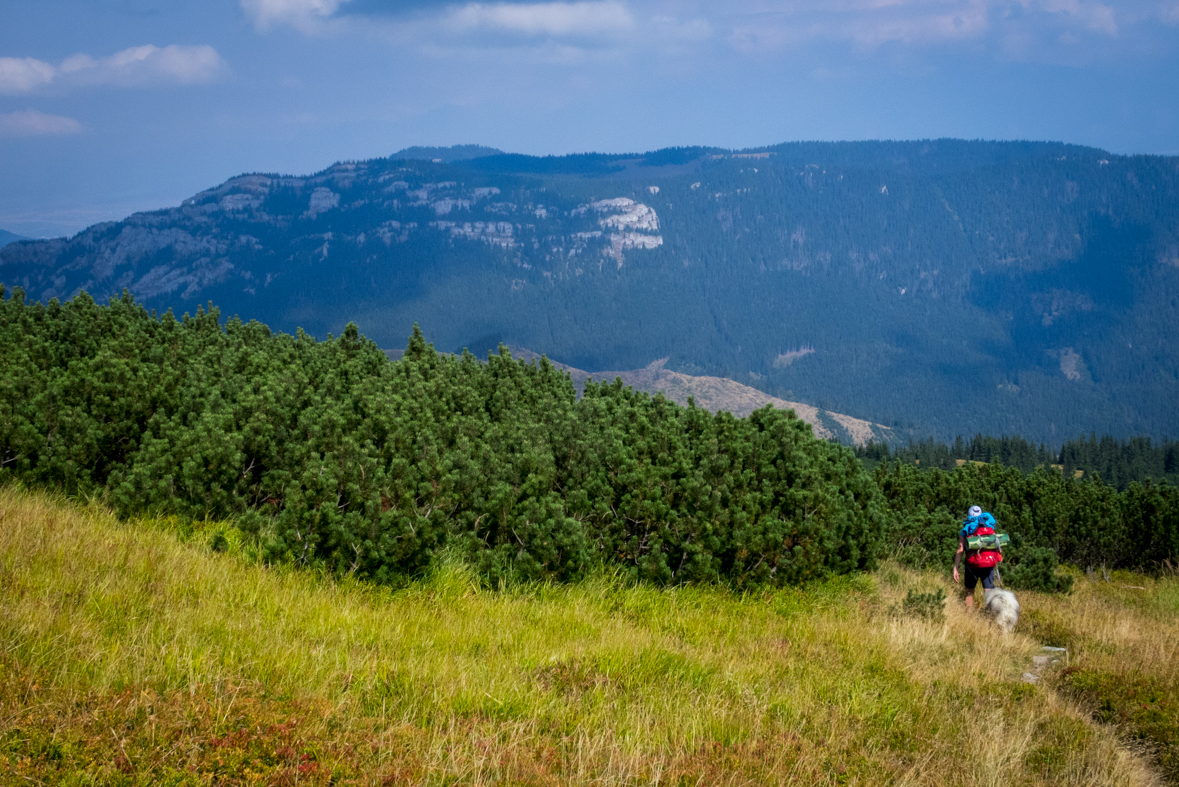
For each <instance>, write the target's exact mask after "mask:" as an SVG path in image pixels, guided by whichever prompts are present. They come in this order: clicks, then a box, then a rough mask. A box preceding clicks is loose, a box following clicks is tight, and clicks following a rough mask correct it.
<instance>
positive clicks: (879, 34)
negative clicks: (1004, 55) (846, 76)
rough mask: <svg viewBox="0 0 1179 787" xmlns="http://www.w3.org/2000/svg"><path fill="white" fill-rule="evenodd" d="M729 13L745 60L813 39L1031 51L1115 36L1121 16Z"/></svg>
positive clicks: (984, 9)
mask: <svg viewBox="0 0 1179 787" xmlns="http://www.w3.org/2000/svg"><path fill="white" fill-rule="evenodd" d="M732 10H733V14H732V16H733V17H734V19H733V23H732V27H731V33H730V35H729V41H730V43H731V44H732V45H733V46H734V47H735V48H737V49H739V50H742V51H746V52H751V53H753V52H759V51H773V50H780V49H784V48H787V47H789V46H792V45H796V44H800V43H803V42H806V41H808V40H814V39H825V40H829V41H847V42H851V43H853V44H855V45H858V46H860V47H865V48H869V49H871V48H875V47H878V46H881V45H883V44H889V43H899V44H905V45H914V46H921V45H937V44H942V43H954V42H959V41H966V40H972V39H983V38H986V37H988V36H990V37H995V38H998V39H1002V40H1014V39H1019V40H1026V41H1028V42H1031V44H1030V45H1031V46H1033V47H1035V46H1043V44H1044V42H1046V41H1054V40H1065V39H1067V38H1070V37H1071V38H1074V39H1077V40H1080V38H1081V37H1083V36H1086V35H1089V36H1092V35H1094V34H1096V35H1098V36H1106V37H1110V38H1113V37H1116V36H1117V35H1118V32H1119V16H1125V15H1126V14H1128V13H1129V12H1128V11H1127V9H1122V10H1120V11H1117V12H1115V10H1114V8H1113V7H1111V6H1108V5H1105V4H1103V3H1100V2H1088V1H1086V0H828V1H827V2H820V1H819V0H738V4H737V5H736V6H734V7H733V9H732ZM1126 18H1127V19H1128V18H1130V17H1126ZM1036 42H1039V43H1036Z"/></svg>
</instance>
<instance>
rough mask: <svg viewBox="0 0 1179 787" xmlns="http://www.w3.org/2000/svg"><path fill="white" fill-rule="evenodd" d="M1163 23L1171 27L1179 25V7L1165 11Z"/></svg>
mask: <svg viewBox="0 0 1179 787" xmlns="http://www.w3.org/2000/svg"><path fill="white" fill-rule="evenodd" d="M1163 21H1164V22H1166V23H1167V24H1169V25H1179V5H1177V6H1175V7H1174V8H1172V9H1170V10H1167V11H1163Z"/></svg>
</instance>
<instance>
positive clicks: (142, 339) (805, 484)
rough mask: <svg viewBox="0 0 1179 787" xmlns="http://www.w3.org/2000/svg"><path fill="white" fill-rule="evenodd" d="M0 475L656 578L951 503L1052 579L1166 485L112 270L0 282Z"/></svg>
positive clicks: (728, 578)
mask: <svg viewBox="0 0 1179 787" xmlns="http://www.w3.org/2000/svg"><path fill="white" fill-rule="evenodd" d="M0 367H2V368H3V369H4V372H5V373H4V375H3V376H0V483H6V482H12V481H16V482H21V483H25V484H30V485H35V486H49V487H57V488H60V489H63V490H65V491H69V492H75V493H91V494H98V495H101V496H103V497H105V498H107V499H109V500H110V501H111V503H112V504H113V505H114V506H115V508H116V509H117V510H118V511H119V512H120V513H121V514H122V515H124V516H129V515H132V514H136V513H138V512H145V511H146V512H151V513H164V514H175V515H179V516H181V517H182V518H184V519H191V520H203V519H208V518H213V519H228V520H231V521H233V522H234V525H235V527H237V528H239V529H240V530H241V531H242V533H243V534H244V537H246V538H249V539H251V540H252V541H254V542H255V543H256V544H257V548H258V549H259V550H260V552H261V554H262V555H263V556H264V557H265V559H266V560H269V561H277V562H294V563H296V564H298V565H305V566H318V567H322V568H324V569H326V570H328V571H330V572H333V573H336V574H340V575H349V576H356V577H361V578H368V579H371V580H374V581H377V582H384V583H393V584H397V583H400V582H403V581H404V580H405V579H406V577H409V576H413V575H416V574H419V573H421V572H422V571H424V570H426V569H427V568H428V567H429V566H430V565H431V564H433V563H434V562H435V561H436V559H437V557H438V556H439V555H441V554H443V553H446V552H451V553H454V554H457V555H459V556H461V558H462V559H463V560H465V561H467V562H468V563H470V564H471V565H472V566H473V567H474V568H475V569H476V570H477V572H478V573H479V574H480V575H481V576H483V577H484V578H486V579H487V580H489V581H492V582H496V581H500V580H510V579H513V578H518V579H538V578H550V579H555V580H570V579H575V578H577V577H580V576H583V575H585V574H586V573H587V572H589V571H590V570H591V569H593V568H594V567H595V566H603V565H613V566H617V567H618V568H619V570H621V571H622V572H624V574H625V575H627V576H630V577H633V578H634V579H641V580H646V581H651V582H655V583H661V584H677V585H678V584H684V583H714V582H720V583H726V584H730V585H732V586H736V587H749V586H754V585H767V584H768V585H780V584H785V583H795V582H802V581H805V580H809V579H813V578H816V577H819V576H823V575H829V574H843V573H849V572H854V571H859V570H864V569H868V568H871V567H872V566H874V565H875V564H876V561H877V559H878V557H879V556H880V555H881V554H882V553H883V552H884V551H886V550H887V551H889V552H892V553H894V554H896V555H898V556H900V557H901V558H903V559H904V560H905V561H906V562H908V563H911V564H914V565H934V566H945V565H948V562H949V560H950V559H951V557H952V555H953V552H954V549H955V547H956V545H957V531H958V527H959V524H960V523H959V520H960V517H961V516H962V512H963V511H964V509H965V508H966V507H967V506H969V505H971V504H979V505H982V506H984V507H985V508H987V509H988V510H990V511H992V512H993V513H994V514H995V516H996V517H997V518H998V519H999V522H1000V525H1001V526H1002V528H1003V529H1004V530H1005V531H1006V532H1008V533H1010V534H1011V536H1012V544H1011V547H1010V548H1009V549H1007V550H1005V553H1004V554H1005V558H1006V560H1005V561H1004V576H1005V577H1006V578H1007V579H1008V580H1009V581H1010V582H1011V583H1012V584H1013V585H1015V586H1022V587H1031V588H1040V589H1045V590H1058V589H1064V588H1065V587H1066V586H1067V581H1066V580H1064V579H1062V578H1061V577H1060V576H1058V574H1057V571H1056V569H1057V565H1058V563H1059V562H1060V561H1062V560H1063V561H1067V562H1071V563H1075V564H1077V565H1080V566H1082V567H1093V566H1097V565H1103V566H1107V567H1111V568H1112V567H1130V568H1135V569H1140V570H1147V571H1155V570H1159V569H1160V568H1162V567H1163V566H1164V565H1166V562H1167V561H1169V560H1173V559H1174V556H1175V555H1176V554H1179V489H1176V488H1175V487H1173V486H1170V485H1166V484H1161V485H1160V484H1154V483H1149V482H1148V483H1145V484H1141V483H1137V482H1135V483H1131V484H1129V486H1128V487H1127V488H1126V490H1125V491H1124V492H1119V491H1118V490H1117V489H1115V488H1113V487H1110V486H1107V485H1105V484H1103V483H1102V482H1101V481H1100V480H1098V479H1096V478H1089V477H1084V478H1081V479H1076V478H1072V477H1065V476H1064V475H1062V474H1061V473H1060V472H1058V471H1056V470H1054V469H1051V468H1046V467H1040V468H1038V469H1037V470H1035V472H1032V473H1030V474H1025V473H1023V472H1021V470H1020V469H1018V468H1016V467H1003V466H1002V465H998V464H993V465H981V466H979V465H975V464H966V465H964V466H962V467H958V468H956V469H954V470H951V471H942V470H937V469H933V470H928V471H925V470H918V469H917V468H915V467H913V466H912V465H905V464H899V463H891V462H890V463H882V464H880V465H879V466H878V467H877V468H876V470H875V474H874V475H872V474H869V473H868V472H867V471H866V470H865V469H864V467H863V465H862V464H861V463H860V461H859V460H858V459H857V458H856V456H855V454H854V452H853V451H852V449H850V448H846V447H843V446H840V445H838V444H836V443H833V442H829V441H825V440H820V439H817V438H816V437H815V436H814V434H813V432H812V429H811V427H810V426H809V425H808V424H806V423H805V422H803V421H802V420H800V419H799V418H797V417H796V415H795V414H794V413H793V412H792V411H785V412H783V411H781V410H775V409H773V408H770V407H767V408H763V409H760V410H757V411H755V412H753V413H752V414H750V415H749V416H748V417H746V418H735V417H734V416H733V415H732V414H730V413H728V412H719V413H716V414H712V413H709V412H708V411H706V410H704V409H702V408H699V407H695V406H688V407H680V406H678V405H676V404H675V403H674V402H671V401H669V400H668V399H666V398H664V397H662V396H654V397H651V396H648V395H647V394H645V393H641V392H636V391H634V390H633V389H631V388H627V387H625V386H623V385H622V384H621V382H615V383H611V384H599V383H595V382H592V381H588V382H586V384H585V388H584V392H583V395H582V396H581V397H580V398H578V397H577V396H576V395H575V390H574V385H573V381H572V380H571V379H570V377H569V376H568V375H567V374H565V373H563V372H561V371H560V370H558V369H557V368H555V367H554V366H553V365H552V364H550V363H548V361H547V360H546V359H543V358H542V359H541V360H540V362H539V363H535V362H534V363H524V362H523V361H520V360H516V359H513V358H512V357H511V356H510V354H508V353H507V351H506V348H505V349H504V351H503V352H502V353H501V354H492V355H489V357H488V359H487V362H486V363H483V362H480V361H478V360H477V359H476V358H475V357H474V356H473V355H471V354H470V353H464V354H463V355H462V356H461V357H458V356H451V355H447V354H442V353H438V352H436V351H435V350H434V348H433V347H432V346H431V345H428V344H427V343H426V342H425V340H424V338H423V337H422V335H421V333H420V332H417V331H415V333H414V334H413V336H412V337H411V339H410V342H409V346H408V348H407V351H406V353H405V355H404V356H403V357H402V358H401V359H400V360H398V361H396V362H391V361H389V359H388V358H387V357H386V355H385V353H384V352H382V351H381V350H380V349H378V347H377V346H376V344H375V343H373V342H371V341H369V340H368V339H365V338H364V337H363V336H361V335H360V334H359V332H358V331H357V330H356V328H355V326H352V325H349V326H347V327H346V329H345V331H344V333H343V335H341V336H340V337H339V338H331V339H329V340H326V341H316V340H314V339H312V338H311V337H310V336H308V335H307V334H305V333H302V332H300V333H299V334H297V335H295V336H291V335H288V334H281V333H278V334H275V333H272V332H271V331H270V329H269V328H267V327H266V326H265V325H262V324H260V323H256V322H252V323H243V322H241V321H240V320H237V319H232V320H229V321H226V322H224V323H222V322H221V321H220V315H219V313H218V312H217V311H216V309H211V310H209V311H205V310H203V309H198V312H197V315H196V316H195V317H190V316H185V317H184V318H183V319H181V320H177V319H176V318H175V317H173V315H172V314H171V313H170V312H168V313H165V314H164V315H163V316H162V317H157V316H155V315H151V314H149V313H148V312H147V311H146V310H144V309H143V308H142V307H141V306H139V305H137V304H135V303H134V302H133V301H132V299H131V298H130V296H127V297H125V298H123V299H120V300H116V301H112V302H111V303H110V304H109V305H107V306H99V305H97V304H95V303H94V301H93V300H92V299H90V298H89V296H87V295H84V294H83V295H80V296H78V297H77V298H74V299H73V300H71V301H68V302H66V303H59V302H58V301H51V302H50V303H49V304H47V305H46V304H35V303H27V302H26V301H25V299H24V294H23V293H22V292H20V291H19V290H18V291H16V292H14V293H13V295H12V297H8V298H5V297H4V292H3V291H0Z"/></svg>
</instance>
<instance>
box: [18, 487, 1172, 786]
mask: <svg viewBox="0 0 1179 787" xmlns="http://www.w3.org/2000/svg"><path fill="white" fill-rule="evenodd" d="M0 511H3V514H2V515H0V578H2V580H0V608H3V609H4V611H5V614H4V615H3V616H0V652H2V653H3V654H4V655H3V657H2V658H3V662H2V663H0V675H2V678H0V719H2V720H3V726H2V727H0V769H3V770H4V772H6V773H8V774H10V777H9V778H10V779H11V781H12V782H14V783H45V784H49V783H53V784H94V783H103V784H128V785H137V784H144V785H146V784H329V783H330V784H382V783H386V784H402V783H415V784H479V785H482V784H488V785H490V784H535V785H547V784H553V785H555V784H604V783H609V784H622V785H632V784H633V785H638V784H656V783H661V784H667V783H670V784H787V783H805V784H885V783H893V784H930V785H932V784H938V785H943V784H945V782H946V779H947V778H948V777H947V774H953V775H954V778H956V779H958V780H960V781H962V782H963V783H970V784H996V785H997V784H1019V785H1025V784H1026V785H1038V784H1045V785H1047V784H1090V785H1114V784H1117V785H1125V784H1131V785H1149V784H1154V783H1156V781H1157V780H1156V776H1155V775H1154V772H1153V771H1152V768H1153V767H1154V766H1152V765H1151V764H1150V762H1151V761H1150V760H1149V759H1148V758H1147V757H1146V756H1145V755H1144V754H1142V753H1140V752H1139V751H1138V750H1137V749H1134V748H1132V746H1130V744H1127V743H1126V742H1125V739H1123V738H1121V737H1119V733H1118V730H1117V729H1115V728H1113V727H1110V726H1107V725H1104V724H1101V723H1100V722H1099V721H1097V720H1095V719H1094V718H1093V717H1092V716H1091V714H1090V712H1089V708H1088V707H1086V706H1081V705H1078V704H1076V703H1075V702H1074V701H1073V700H1071V699H1069V698H1067V697H1063V696H1061V695H1060V694H1058V693H1057V692H1056V691H1055V690H1054V689H1053V687H1052V686H1051V685H1047V684H1046V683H1045V682H1042V683H1041V684H1039V685H1035V686H1033V685H1029V684H1026V683H1023V682H1021V681H1020V676H1021V675H1022V673H1023V672H1024V671H1025V669H1026V667H1027V664H1029V663H1030V661H1031V659H1032V657H1033V656H1034V655H1036V654H1038V653H1039V652H1040V650H1039V649H1040V643H1039V642H1038V641H1036V640H1035V639H1033V638H1032V637H1029V636H1026V635H1022V634H1018V633H1017V634H1015V635H1012V636H1004V635H1003V634H1002V633H1001V632H999V631H998V630H997V629H996V628H995V627H994V626H991V625H990V624H989V623H988V622H987V621H986V619H985V618H984V617H983V616H981V615H978V614H973V615H967V614H966V613H965V611H964V610H963V608H962V605H961V604H958V603H956V602H954V601H951V602H949V603H946V604H945V605H944V613H943V614H944V619H943V620H940V621H939V620H931V619H928V618H927V617H925V616H922V615H915V616H913V615H902V616H899V617H898V616H895V615H891V614H888V610H889V609H890V608H891V607H903V606H904V603H905V599H906V598H908V597H909V596H908V590H909V589H911V588H918V589H919V593H920V594H925V593H931V594H933V595H935V596H936V595H937V592H938V590H941V591H943V592H944V591H945V590H946V589H948V587H949V586H946V585H942V584H941V582H942V580H941V579H940V578H939V577H937V576H935V575H933V574H929V573H920V572H915V571H911V570H908V569H904V568H902V567H900V566H898V565H896V564H888V565H886V567H885V568H884V569H882V570H881V571H880V572H878V573H876V574H858V575H851V576H844V577H836V578H831V579H826V580H820V581H816V582H813V583H810V584H808V585H807V586H805V587H802V588H798V587H780V588H763V589H758V590H755V591H748V592H744V593H741V592H736V591H734V590H731V589H727V588H724V587H718V586H703V587H678V588H660V587H656V586H653V585H650V584H646V583H637V584H636V583H633V582H631V581H630V580H628V579H627V578H626V577H625V575H623V574H622V573H620V572H615V573H610V572H605V571H599V572H596V573H593V574H592V575H590V576H589V577H587V578H585V579H583V580H581V581H579V582H576V583H569V584H552V583H543V582H542V583H525V584H511V585H507V586H505V587H504V588H503V589H501V590H495V591H492V590H488V589H487V588H486V586H485V584H484V583H483V582H482V581H480V580H479V578H478V577H477V576H476V575H475V574H474V573H472V571H471V570H470V569H469V568H466V567H464V564H462V563H455V562H450V561H445V560H443V561H440V562H439V563H438V565H436V566H435V568H434V569H433V570H432V571H431V572H430V573H429V574H428V575H427V576H425V577H423V578H422V579H419V580H414V581H411V582H409V583H407V584H405V585H404V586H403V587H401V588H399V589H396V590H394V589H391V588H389V587H382V586H376V585H372V584H368V583H361V582H357V581H354V580H351V579H347V578H343V579H341V578H337V577H334V576H332V575H331V574H328V573H317V572H312V571H305V570H298V569H295V568H292V567H284V566H279V567H270V566H267V565H266V564H265V563H263V562H261V561H259V560H258V559H256V558H255V557H251V555H250V553H249V550H248V549H245V548H244V546H243V542H242V541H241V540H240V538H239V537H238V536H237V535H236V533H235V531H233V530H232V528H221V527H219V526H216V525H212V526H208V527H189V526H185V527H184V528H177V527H176V526H175V524H174V523H170V522H168V521H166V520H133V521H129V522H128V521H123V522H121V521H119V520H117V519H116V518H115V517H114V516H112V515H111V514H110V513H109V512H108V511H106V510H105V509H103V508H101V507H98V506H90V507H79V506H77V505H76V504H71V503H68V502H65V501H63V500H60V499H56V498H52V497H49V496H46V495H45V494H42V493H30V492H24V491H19V490H16V489H13V488H11V487H10V488H6V489H5V488H0ZM185 528H188V529H187V530H186V529H185ZM213 533H221V534H222V535H223V538H224V541H223V542H222V541H217V542H216V544H214V539H212V534H213ZM1078 584H1079V585H1080V586H1081V587H1080V588H1079V589H1078V590H1077V591H1076V592H1074V594H1073V595H1072V596H1067V597H1062V596H1059V595H1042V596H1041V595H1036V594H1028V602H1027V603H1028V606H1029V607H1030V608H1032V609H1036V610H1047V609H1050V608H1053V606H1054V605H1065V608H1066V609H1067V608H1069V607H1068V605H1072V604H1079V603H1081V602H1082V601H1084V600H1085V599H1086V598H1093V599H1098V600H1099V601H1100V605H1099V606H1100V608H1101V609H1102V610H1108V611H1109V612H1111V613H1112V612H1114V611H1116V610H1118V609H1121V608H1122V607H1120V606H1119V605H1120V604H1122V601H1121V600H1120V597H1119V596H1117V595H1116V594H1113V595H1108V597H1107V595H1101V594H1104V590H1103V589H1100V588H1099V589H1097V590H1095V591H1093V593H1092V594H1090V593H1089V591H1088V590H1086V585H1085V581H1084V580H1081V581H1079V582H1078ZM931 588H932V589H931ZM1152 588H1153V589H1152V590H1150V591H1147V593H1148V594H1152V595H1151V599H1153V600H1150V601H1144V600H1142V599H1136V598H1128V599H1127V600H1126V602H1125V605H1124V607H1125V609H1126V610H1128V612H1127V614H1129V615H1131V616H1132V617H1131V620H1132V621H1137V620H1138V619H1139V618H1138V617H1133V616H1151V615H1155V616H1156V618H1157V619H1160V620H1161V617H1158V616H1159V615H1160V614H1161V613H1160V610H1162V609H1164V608H1165V605H1164V606H1162V607H1160V606H1158V605H1159V604H1160V603H1162V602H1159V601H1158V599H1161V598H1164V597H1165V596H1166V594H1167V593H1171V594H1172V596H1171V597H1173V596H1174V591H1175V585H1174V583H1170V582H1164V581H1160V582H1158V583H1157V584H1156V585H1153V586H1152ZM1139 592H1141V591H1139ZM1152 605H1154V606H1152ZM1095 609H1096V607H1095ZM1070 614H1071V613H1070ZM1094 614H1096V613H1094ZM1101 614H1105V613H1104V612H1102V613H1101ZM1104 619H1105V618H1101V617H1100V615H1098V616H1097V617H1091V616H1085V615H1082V616H1080V617H1079V618H1078V619H1077V623H1076V629H1077V631H1081V632H1089V633H1084V636H1085V637H1089V638H1090V639H1086V640H1084V642H1090V641H1092V642H1093V643H1101V647H1105V646H1106V645H1105V643H1107V642H1109V641H1108V640H1107V639H1105V637H1106V634H1105V633H1103V631H1104V630H1103V629H1101V626H1102V625H1104V624H1101V623H1100V620H1104ZM1091 625H1093V626H1097V630H1095V631H1093V632H1090V629H1089V628H1088V627H1089V626H1091ZM1163 625H1164V628H1165V627H1166V626H1167V625H1169V626H1170V627H1171V628H1167V629H1166V631H1168V632H1173V631H1174V624H1173V623H1171V624H1166V623H1164V624H1163ZM1158 636H1162V635H1159V634H1158V633H1157V631H1156V632H1155V634H1154V635H1151V634H1149V633H1145V632H1144V633H1142V634H1141V635H1138V636H1134V637H1130V638H1129V639H1127V640H1125V641H1124V642H1114V643H1113V644H1112V647H1111V648H1110V654H1109V656H1108V657H1109V658H1110V659H1116V658H1122V659H1123V660H1126V661H1129V662H1134V663H1136V664H1137V665H1138V668H1139V669H1140V670H1141V671H1142V672H1143V674H1149V675H1151V676H1154V678H1155V679H1157V680H1160V681H1162V680H1163V678H1164V676H1163V675H1162V673H1161V672H1158V671H1157V670H1162V669H1164V666H1165V665H1164V662H1163V661H1161V660H1159V659H1158V658H1156V657H1157V656H1160V655H1161V654H1162V653H1163V650H1162V649H1160V648H1165V647H1167V646H1168V645H1167V642H1169V640H1165V637H1164V640H1159V639H1158ZM1165 636H1172V634H1166V635H1165ZM1101 647H1099V646H1098V644H1094V645H1092V646H1091V648H1090V646H1088V645H1086V646H1084V647H1082V648H1080V649H1079V651H1078V656H1077V658H1078V659H1082V660H1084V661H1081V662H1075V663H1085V664H1092V667H1086V668H1087V669H1090V668H1091V669H1095V670H1097V669H1104V667H1102V666H1101V664H1104V663H1105V662H1099V661H1098V654H1099V653H1100V651H1101ZM1086 648H1090V649H1086ZM1151 654H1154V655H1151ZM1101 658H1106V656H1101ZM1151 670H1156V671H1151ZM1160 685H1170V686H1173V685H1174V684H1173V681H1172V683H1170V684H1160ZM1171 696H1173V694H1172V695H1171ZM963 741H972V742H973V744H972V745H969V746H964V745H963Z"/></svg>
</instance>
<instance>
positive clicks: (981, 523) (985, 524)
mask: <svg viewBox="0 0 1179 787" xmlns="http://www.w3.org/2000/svg"><path fill="white" fill-rule="evenodd" d="M994 532H995V518H994V517H993V516H991V515H990V514H989V513H987V512H985V511H983V510H982V509H981V508H980V507H978V506H971V507H970V511H969V517H968V518H967V520H966V521H965V522H963V523H962V529H961V530H960V531H958V552H957V553H956V554H955V555H954V581H955V582H959V581H961V580H960V579H959V578H958V565H959V564H960V563H961V562H962V555H964V554H965V555H966V611H967V612H969V611H971V610H973V609H974V588H975V586H976V585H978V583H979V580H982V586H983V599H984V600H985V599H986V598H987V591H988V590H994V589H995V577H994V574H995V566H997V565H999V563H1001V562H1002V561H1003V551H1002V549H1001V548H996V549H970V548H969V547H968V546H967V543H966V540H967V539H968V538H970V537H971V536H989V535H993V534H994Z"/></svg>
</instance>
